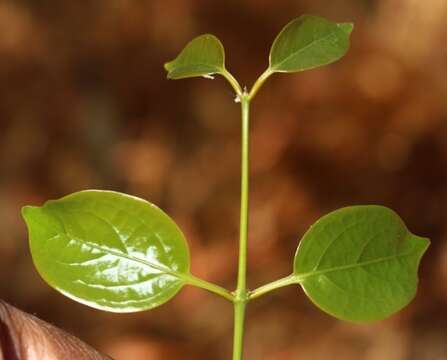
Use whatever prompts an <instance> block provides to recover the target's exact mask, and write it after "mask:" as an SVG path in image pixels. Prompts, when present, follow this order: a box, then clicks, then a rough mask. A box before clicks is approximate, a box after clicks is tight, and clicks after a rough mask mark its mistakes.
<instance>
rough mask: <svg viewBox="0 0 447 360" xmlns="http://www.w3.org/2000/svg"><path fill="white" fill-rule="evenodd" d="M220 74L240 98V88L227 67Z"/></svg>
mask: <svg viewBox="0 0 447 360" xmlns="http://www.w3.org/2000/svg"><path fill="white" fill-rule="evenodd" d="M221 74H222V76H223V77H224V78H225V79H227V81H228V82H229V83H230V85H231V86H232V88H233V89H234V91H235V92H236V95H237V96H238V97H239V98H240V97H241V96H242V88H241V86H240V85H239V82H238V81H237V80H236V78H235V77H234V76H233V75H232V74H231V73H230V72H229V71H228V70H227V69H224V70H223V71H222V73H221Z"/></svg>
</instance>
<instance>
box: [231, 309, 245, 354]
mask: <svg viewBox="0 0 447 360" xmlns="http://www.w3.org/2000/svg"><path fill="white" fill-rule="evenodd" d="M245 307H246V303H245V302H244V301H243V302H235V303H234V342H233V360H242V359H243V352H244V322H245Z"/></svg>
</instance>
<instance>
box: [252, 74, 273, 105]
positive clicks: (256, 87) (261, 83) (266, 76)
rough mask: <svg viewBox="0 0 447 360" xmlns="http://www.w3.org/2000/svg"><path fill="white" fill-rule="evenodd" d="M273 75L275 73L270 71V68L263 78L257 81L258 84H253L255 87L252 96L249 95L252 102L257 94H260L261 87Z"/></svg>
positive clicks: (262, 75)
mask: <svg viewBox="0 0 447 360" xmlns="http://www.w3.org/2000/svg"><path fill="white" fill-rule="evenodd" d="M272 74H273V71H272V70H270V68H268V69H267V70H265V71H264V72H263V73H262V74H261V76H260V77H259V78H258V79H257V80H256V82H255V83H254V84H253V87H252V88H251V90H250V94H249V95H248V99H249V100H252V99H253V98H254V97H255V96H256V94H257V93H258V91H259V89H260V88H261V86H262V85H263V84H264V83H265V81H266V80H267V79H268V78H269V77H270V75H272Z"/></svg>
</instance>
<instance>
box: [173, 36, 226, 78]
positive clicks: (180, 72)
mask: <svg viewBox="0 0 447 360" xmlns="http://www.w3.org/2000/svg"><path fill="white" fill-rule="evenodd" d="M165 69H166V71H167V72H168V79H183V78H188V77H196V76H204V77H211V76H212V75H214V74H221V75H223V73H224V72H225V52H224V48H223V45H222V43H221V42H220V41H219V39H218V38H217V37H215V36H214V35H211V34H204V35H201V36H198V37H196V38H195V39H193V40H191V41H190V42H189V43H188V44H187V45H186V46H185V48H184V49H183V50H182V51H181V52H180V54H179V55H178V56H177V57H176V58H175V59H174V60H172V61H170V62H168V63H166V64H165Z"/></svg>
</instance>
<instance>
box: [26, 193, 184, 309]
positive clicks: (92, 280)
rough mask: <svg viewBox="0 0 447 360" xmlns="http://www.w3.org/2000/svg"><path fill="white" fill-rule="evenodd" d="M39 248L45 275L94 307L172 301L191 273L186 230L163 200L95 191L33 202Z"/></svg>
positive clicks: (34, 244)
mask: <svg viewBox="0 0 447 360" xmlns="http://www.w3.org/2000/svg"><path fill="white" fill-rule="evenodd" d="M23 216H24V218H25V221H26V223H27V225H28V230H29V237H30V246H31V253H32V257H33V260H34V263H35V265H36V268H37V270H38V271H39V273H40V275H41V276H42V277H43V279H44V280H45V281H46V282H48V284H50V285H51V286H52V287H54V288H55V289H56V290H58V291H60V292H62V293H63V294H65V295H67V296H68V297H70V298H72V299H74V300H77V301H79V302H81V303H84V304H86V305H89V306H92V307H94V308H99V309H102V310H108V311H114V312H133V311H140V310H145V309H150V308H153V307H156V306H158V305H161V304H163V303H165V302H166V301H168V300H169V299H171V298H172V297H173V296H174V295H175V294H176V293H177V292H178V291H179V290H180V288H181V287H182V286H183V285H184V283H185V280H184V279H185V277H187V276H188V274H189V252H188V247H187V244H186V241H185V239H184V236H183V234H182V232H181V231H180V230H179V229H178V227H177V226H176V225H175V223H174V222H173V221H172V220H171V219H170V218H169V217H168V216H167V215H166V214H165V213H164V212H163V211H161V210H160V209H159V208H157V207H156V206H154V205H152V204H150V203H148V202H147V201H144V200H142V199H138V198H136V197H132V196H129V195H125V194H120V193H116V192H112V191H96V190H88V191H81V192H78V193H74V194H72V195H69V196H66V197H64V198H62V199H59V200H54V201H48V202H46V203H45V204H44V205H43V206H42V207H31V206H26V207H24V208H23Z"/></svg>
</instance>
